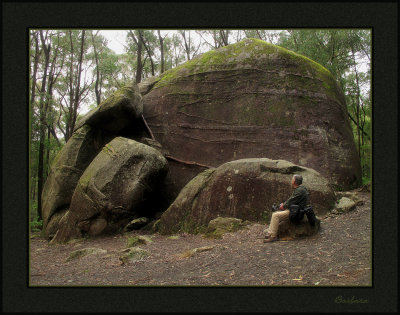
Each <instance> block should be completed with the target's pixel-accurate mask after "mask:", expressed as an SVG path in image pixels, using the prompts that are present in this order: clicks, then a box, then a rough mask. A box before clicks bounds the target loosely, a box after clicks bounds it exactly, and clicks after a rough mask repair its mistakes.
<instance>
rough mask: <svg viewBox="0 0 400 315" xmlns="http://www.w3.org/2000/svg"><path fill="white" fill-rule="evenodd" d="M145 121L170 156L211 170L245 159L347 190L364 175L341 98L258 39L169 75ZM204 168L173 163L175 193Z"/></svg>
mask: <svg viewBox="0 0 400 315" xmlns="http://www.w3.org/2000/svg"><path fill="white" fill-rule="evenodd" d="M143 115H144V117H145V118H146V120H147V122H148V124H149V126H150V128H151V129H152V131H153V133H154V136H155V138H156V140H157V141H159V142H160V143H161V144H162V146H163V147H164V148H165V149H166V150H168V151H169V152H170V155H172V156H174V157H176V158H177V159H180V160H182V161H194V162H197V163H199V164H204V165H208V166H212V167H218V166H219V165H221V164H223V163H225V162H228V161H232V160H238V159H243V158H263V157H268V158H271V159H283V160H287V161H290V162H292V163H295V164H298V165H303V166H306V167H310V168H312V169H315V170H316V171H318V172H320V173H321V174H322V175H323V176H325V177H326V178H329V179H330V180H331V181H332V182H333V183H335V184H337V185H338V186H341V187H342V188H344V189H347V188H348V187H351V186H352V185H357V184H358V183H359V182H360V178H361V171H360V164H359V160H358V157H357V152H356V148H355V145H354V140H353V134H352V130H351V128H350V124H349V121H348V117H347V114H346V105H345V100H344V96H343V93H342V91H341V90H340V89H339V87H338V85H337V83H336V82H335V80H334V78H333V76H332V75H331V73H330V72H329V71H328V70H327V69H325V68H324V67H322V66H321V65H319V64H317V63H315V62H313V61H311V60H310V59H308V58H306V57H303V56H300V55H298V54H295V53H293V52H290V51H288V50H286V49H283V48H280V47H278V46H274V45H271V44H267V43H265V42H263V41H259V40H255V39H246V40H243V41H241V42H239V43H237V44H234V45H228V46H225V47H222V48H220V49H217V50H215V51H210V52H208V53H204V54H202V55H200V56H198V57H196V58H193V59H192V60H190V61H188V62H186V63H185V64H182V65H181V66H178V67H176V68H174V69H171V70H169V71H166V72H165V73H163V74H162V75H161V76H160V77H159V80H158V82H156V83H155V85H154V87H153V88H152V89H151V90H150V91H149V92H148V93H147V94H146V95H144V96H143ZM204 169H205V168H202V167H197V166H191V165H184V164H182V163H177V162H174V161H170V172H169V174H168V178H169V179H170V182H171V194H172V195H175V196H176V195H177V194H178V192H179V191H180V189H181V188H182V187H183V186H185V185H186V183H187V182H188V181H189V180H190V179H192V178H193V177H194V176H195V175H197V174H199V173H200V172H202V171H204Z"/></svg>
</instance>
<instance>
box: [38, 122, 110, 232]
mask: <svg viewBox="0 0 400 315" xmlns="http://www.w3.org/2000/svg"><path fill="white" fill-rule="evenodd" d="M110 139H111V137H110V136H109V135H107V134H105V133H104V132H102V131H101V130H98V129H95V128H92V127H90V126H84V127H82V128H80V129H79V130H78V131H76V132H74V134H73V135H72V137H71V138H70V139H69V141H68V142H67V143H66V144H65V146H64V147H63V148H62V150H61V151H60V152H59V154H58V155H57V157H56V158H55V160H54V162H53V164H52V167H51V170H50V173H49V175H48V177H47V180H46V182H45V185H44V187H43V192H42V218H43V224H44V226H43V234H44V235H45V236H48V235H51V234H54V233H55V232H56V231H57V229H58V223H59V221H60V219H61V217H62V216H63V214H64V213H65V211H66V209H68V206H69V204H70V202H71V198H72V194H73V193H74V190H75V187H76V184H77V183H78V181H79V178H80V177H81V175H82V173H83V172H84V171H85V169H86V167H87V166H88V165H89V164H90V162H91V161H92V160H93V159H94V158H95V156H96V155H97V154H98V153H99V152H100V150H101V148H102V147H103V145H104V144H105V143H107V142H108V141H110Z"/></svg>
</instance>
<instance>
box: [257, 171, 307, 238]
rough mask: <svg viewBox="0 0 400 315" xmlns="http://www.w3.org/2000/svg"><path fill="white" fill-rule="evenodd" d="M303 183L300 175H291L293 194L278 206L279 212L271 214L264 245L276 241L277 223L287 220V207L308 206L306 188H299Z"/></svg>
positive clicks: (301, 207) (302, 207)
mask: <svg viewBox="0 0 400 315" xmlns="http://www.w3.org/2000/svg"><path fill="white" fill-rule="evenodd" d="M302 183H303V177H302V176H301V175H293V177H292V188H293V189H294V191H293V194H292V195H291V196H290V198H289V199H288V200H287V201H285V202H284V203H281V204H280V206H279V210H280V211H276V212H274V213H272V217H271V222H270V225H269V228H268V229H267V231H268V234H267V238H266V239H265V240H264V243H269V242H274V241H277V240H278V228H279V223H280V222H281V221H284V220H289V213H290V211H289V207H290V206H292V205H298V206H299V207H300V209H304V208H305V207H306V205H307V204H308V199H309V193H308V191H307V188H305V187H304V186H301V184H302Z"/></svg>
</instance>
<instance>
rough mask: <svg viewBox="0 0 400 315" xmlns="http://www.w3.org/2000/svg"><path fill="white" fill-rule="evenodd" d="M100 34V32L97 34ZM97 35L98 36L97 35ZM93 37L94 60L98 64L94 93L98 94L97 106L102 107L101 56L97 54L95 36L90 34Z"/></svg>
mask: <svg viewBox="0 0 400 315" xmlns="http://www.w3.org/2000/svg"><path fill="white" fill-rule="evenodd" d="M97 33H98V32H97ZM97 33H96V35H97ZM90 34H91V36H92V43H93V51H94V60H95V62H96V83H95V86H94V92H95V94H96V102H97V105H100V102H101V88H100V89H99V84H100V69H99V56H98V53H97V49H96V44H95V41H94V36H93V32H90Z"/></svg>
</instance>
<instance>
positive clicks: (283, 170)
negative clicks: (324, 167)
mask: <svg viewBox="0 0 400 315" xmlns="http://www.w3.org/2000/svg"><path fill="white" fill-rule="evenodd" d="M294 174H299V175H301V176H303V185H304V186H306V187H307V188H308V190H309V192H310V204H311V205H312V206H313V208H314V212H315V213H316V214H317V215H323V214H325V213H326V212H328V211H330V210H331V209H332V207H333V205H334V202H335V193H334V191H333V189H332V188H331V185H330V184H329V182H328V180H327V179H326V178H324V177H323V176H321V175H320V174H319V173H318V172H316V171H315V170H312V169H310V168H306V167H302V166H298V165H295V164H293V163H290V162H288V161H284V160H271V159H266V158H264V159H243V160H237V161H232V162H228V163H225V164H223V165H221V166H219V167H218V168H216V169H209V170H206V171H204V172H202V173H200V174H199V175H198V176H196V177H195V178H194V179H193V180H191V181H190V182H189V183H188V184H187V185H186V186H185V187H184V188H183V189H182V191H181V192H180V194H179V195H178V197H177V198H176V200H175V201H174V202H173V204H172V205H171V206H170V207H169V208H168V210H167V211H165V212H164V213H163V215H162V216H161V219H160V223H159V230H160V232H161V233H164V234H168V233H176V232H179V231H181V232H201V231H202V230H204V228H205V227H206V226H207V224H208V223H209V222H210V221H211V220H213V219H215V218H217V217H234V218H238V219H242V220H249V221H253V222H254V221H269V220H270V218H271V214H272V210H271V206H272V205H273V204H278V203H280V202H284V201H285V200H286V199H287V198H288V197H289V196H290V195H291V193H292V188H291V178H292V176H293V175H294Z"/></svg>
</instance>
